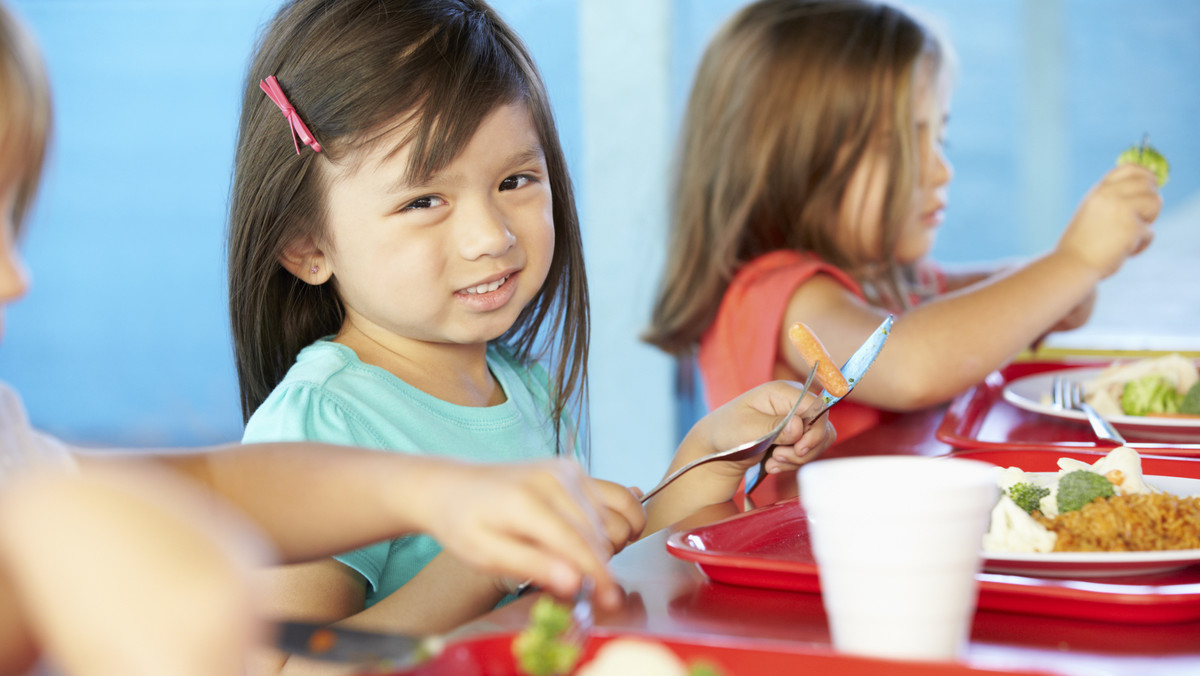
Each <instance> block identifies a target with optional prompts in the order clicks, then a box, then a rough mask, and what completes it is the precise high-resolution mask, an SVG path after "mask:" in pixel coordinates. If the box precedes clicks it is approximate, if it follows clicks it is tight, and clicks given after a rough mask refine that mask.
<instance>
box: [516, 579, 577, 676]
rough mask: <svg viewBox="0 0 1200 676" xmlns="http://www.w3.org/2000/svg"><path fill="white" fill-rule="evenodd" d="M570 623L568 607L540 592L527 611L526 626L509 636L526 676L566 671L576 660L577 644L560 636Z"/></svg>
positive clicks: (522, 671)
mask: <svg viewBox="0 0 1200 676" xmlns="http://www.w3.org/2000/svg"><path fill="white" fill-rule="evenodd" d="M570 626H571V609H570V608H568V607H566V606H563V605H560V604H558V603H555V602H554V601H553V600H552V599H550V598H549V597H545V596H543V597H542V598H540V599H538V600H537V603H534V604H533V608H532V609H531V610H530V611H529V626H527V627H525V629H523V630H522V631H521V633H519V634H517V637H516V638H515V639H513V644H512V651H513V656H514V657H516V658H517V665H518V666H519V667H520V668H521V673H523V674H529V676H556V675H557V674H569V673H571V670H572V669H574V668H575V663H576V662H578V661H579V646H577V645H574V644H571V643H566V642H563V641H562V640H560V637H561V636H562V635H563V632H565V631H566V630H567V628H568V627H570Z"/></svg>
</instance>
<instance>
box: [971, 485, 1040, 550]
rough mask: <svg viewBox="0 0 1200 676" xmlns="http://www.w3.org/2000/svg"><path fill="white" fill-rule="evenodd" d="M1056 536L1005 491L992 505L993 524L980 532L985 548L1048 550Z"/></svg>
mask: <svg viewBox="0 0 1200 676" xmlns="http://www.w3.org/2000/svg"><path fill="white" fill-rule="evenodd" d="M1057 540H1058V536H1057V535H1055V534H1054V532H1053V531H1051V530H1049V529H1048V528H1046V527H1045V526H1043V525H1042V524H1040V523H1038V522H1037V521H1036V520H1034V518H1033V517H1032V516H1030V515H1029V514H1028V513H1027V512H1026V511H1025V510H1023V509H1021V508H1020V507H1019V506H1017V503H1015V502H1013V501H1012V498H1010V497H1008V495H1007V494H1005V495H1002V496H1000V499H999V500H998V501H996V506H995V507H993V508H992V525H991V528H989V529H988V532H987V535H984V536H983V550H984V551H985V552H1051V551H1054V543H1055V542H1056V541H1057Z"/></svg>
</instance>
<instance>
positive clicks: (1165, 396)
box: [1121, 375, 1180, 415]
mask: <svg viewBox="0 0 1200 676" xmlns="http://www.w3.org/2000/svg"><path fill="white" fill-rule="evenodd" d="M1179 400H1180V397H1179V393H1178V392H1176V391H1175V386H1174V385H1172V384H1171V381H1169V380H1167V379H1166V378H1164V377H1162V376H1153V375H1151V376H1142V377H1141V378H1138V379H1137V380H1131V381H1129V382H1127V383H1125V389H1124V390H1123V391H1122V392H1121V410H1122V411H1124V412H1125V415H1147V414H1150V413H1175V412H1177V411H1178V410H1179Z"/></svg>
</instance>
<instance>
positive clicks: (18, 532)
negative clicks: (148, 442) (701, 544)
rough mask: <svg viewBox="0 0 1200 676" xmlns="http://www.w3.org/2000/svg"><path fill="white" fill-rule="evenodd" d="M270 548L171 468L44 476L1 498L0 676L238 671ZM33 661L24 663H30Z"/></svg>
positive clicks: (254, 633) (203, 675)
mask: <svg viewBox="0 0 1200 676" xmlns="http://www.w3.org/2000/svg"><path fill="white" fill-rule="evenodd" d="M265 551H266V548H265V546H263V545H262V544H261V543H259V542H257V540H256V539H255V538H254V537H253V535H252V534H251V532H250V529H249V528H247V527H246V526H245V524H243V523H241V522H240V521H239V519H238V518H237V517H236V515H234V514H232V513H231V511H230V510H223V511H222V510H219V509H218V510H214V509H212V504H211V501H210V500H209V499H208V498H207V496H204V495H202V494H201V491H199V490H197V489H196V487H195V486H194V485H192V484H191V483H190V482H186V481H181V480H179V478H178V477H171V476H164V475H163V473H161V472H159V473H154V472H138V473H129V474H120V475H117V474H95V475H76V474H48V475H44V476H32V477H26V478H23V479H22V480H21V481H20V482H19V483H17V484H13V485H9V486H5V490H4V491H3V494H2V495H0V617H3V625H2V626H3V627H4V629H3V630H2V631H0V634H3V638H0V673H2V674H14V673H24V672H23V671H22V670H21V668H22V667H23V666H24V667H28V666H30V665H29V664H28V662H29V660H31V659H32V658H34V657H36V654H37V653H45V654H46V655H47V656H48V658H49V659H50V660H51V661H53V663H54V664H55V666H56V667H59V668H61V669H62V670H63V672H64V673H70V674H74V675H76V676H158V675H161V674H179V675H180V676H186V675H194V676H207V675H209V674H218V673H222V674H233V673H241V672H240V669H241V667H242V665H243V663H244V660H245V658H246V657H247V655H248V654H249V651H250V647H251V644H252V643H253V641H254V640H255V639H256V638H257V637H258V636H259V635H260V634H261V633H262V630H263V628H262V627H260V626H259V624H258V618H259V614H258V608H257V607H256V601H255V599H254V598H253V597H252V594H251V593H250V587H249V584H248V580H249V575H250V570H251V569H252V567H254V566H260V565H263V564H264V563H265V562H266V560H267V559H266V558H265V556H264V553H265ZM23 662H24V663H25V664H22V663H23Z"/></svg>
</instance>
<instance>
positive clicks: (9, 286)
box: [0, 216, 29, 305]
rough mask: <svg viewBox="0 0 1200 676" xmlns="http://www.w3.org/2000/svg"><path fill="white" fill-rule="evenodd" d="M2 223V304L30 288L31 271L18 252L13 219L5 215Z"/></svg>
mask: <svg viewBox="0 0 1200 676" xmlns="http://www.w3.org/2000/svg"><path fill="white" fill-rule="evenodd" d="M0 225H2V226H3V228H4V231H3V233H0V305H6V304H8V303H11V302H13V301H15V300H17V299H18V298H20V297H22V296H24V295H25V292H26V291H28V290H29V273H28V272H27V271H26V269H25V264H24V263H22V262H21V257H20V256H19V255H18V254H17V246H16V242H14V241H13V224H12V221H11V219H9V218H8V217H7V216H6V217H4V219H3V223H0Z"/></svg>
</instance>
